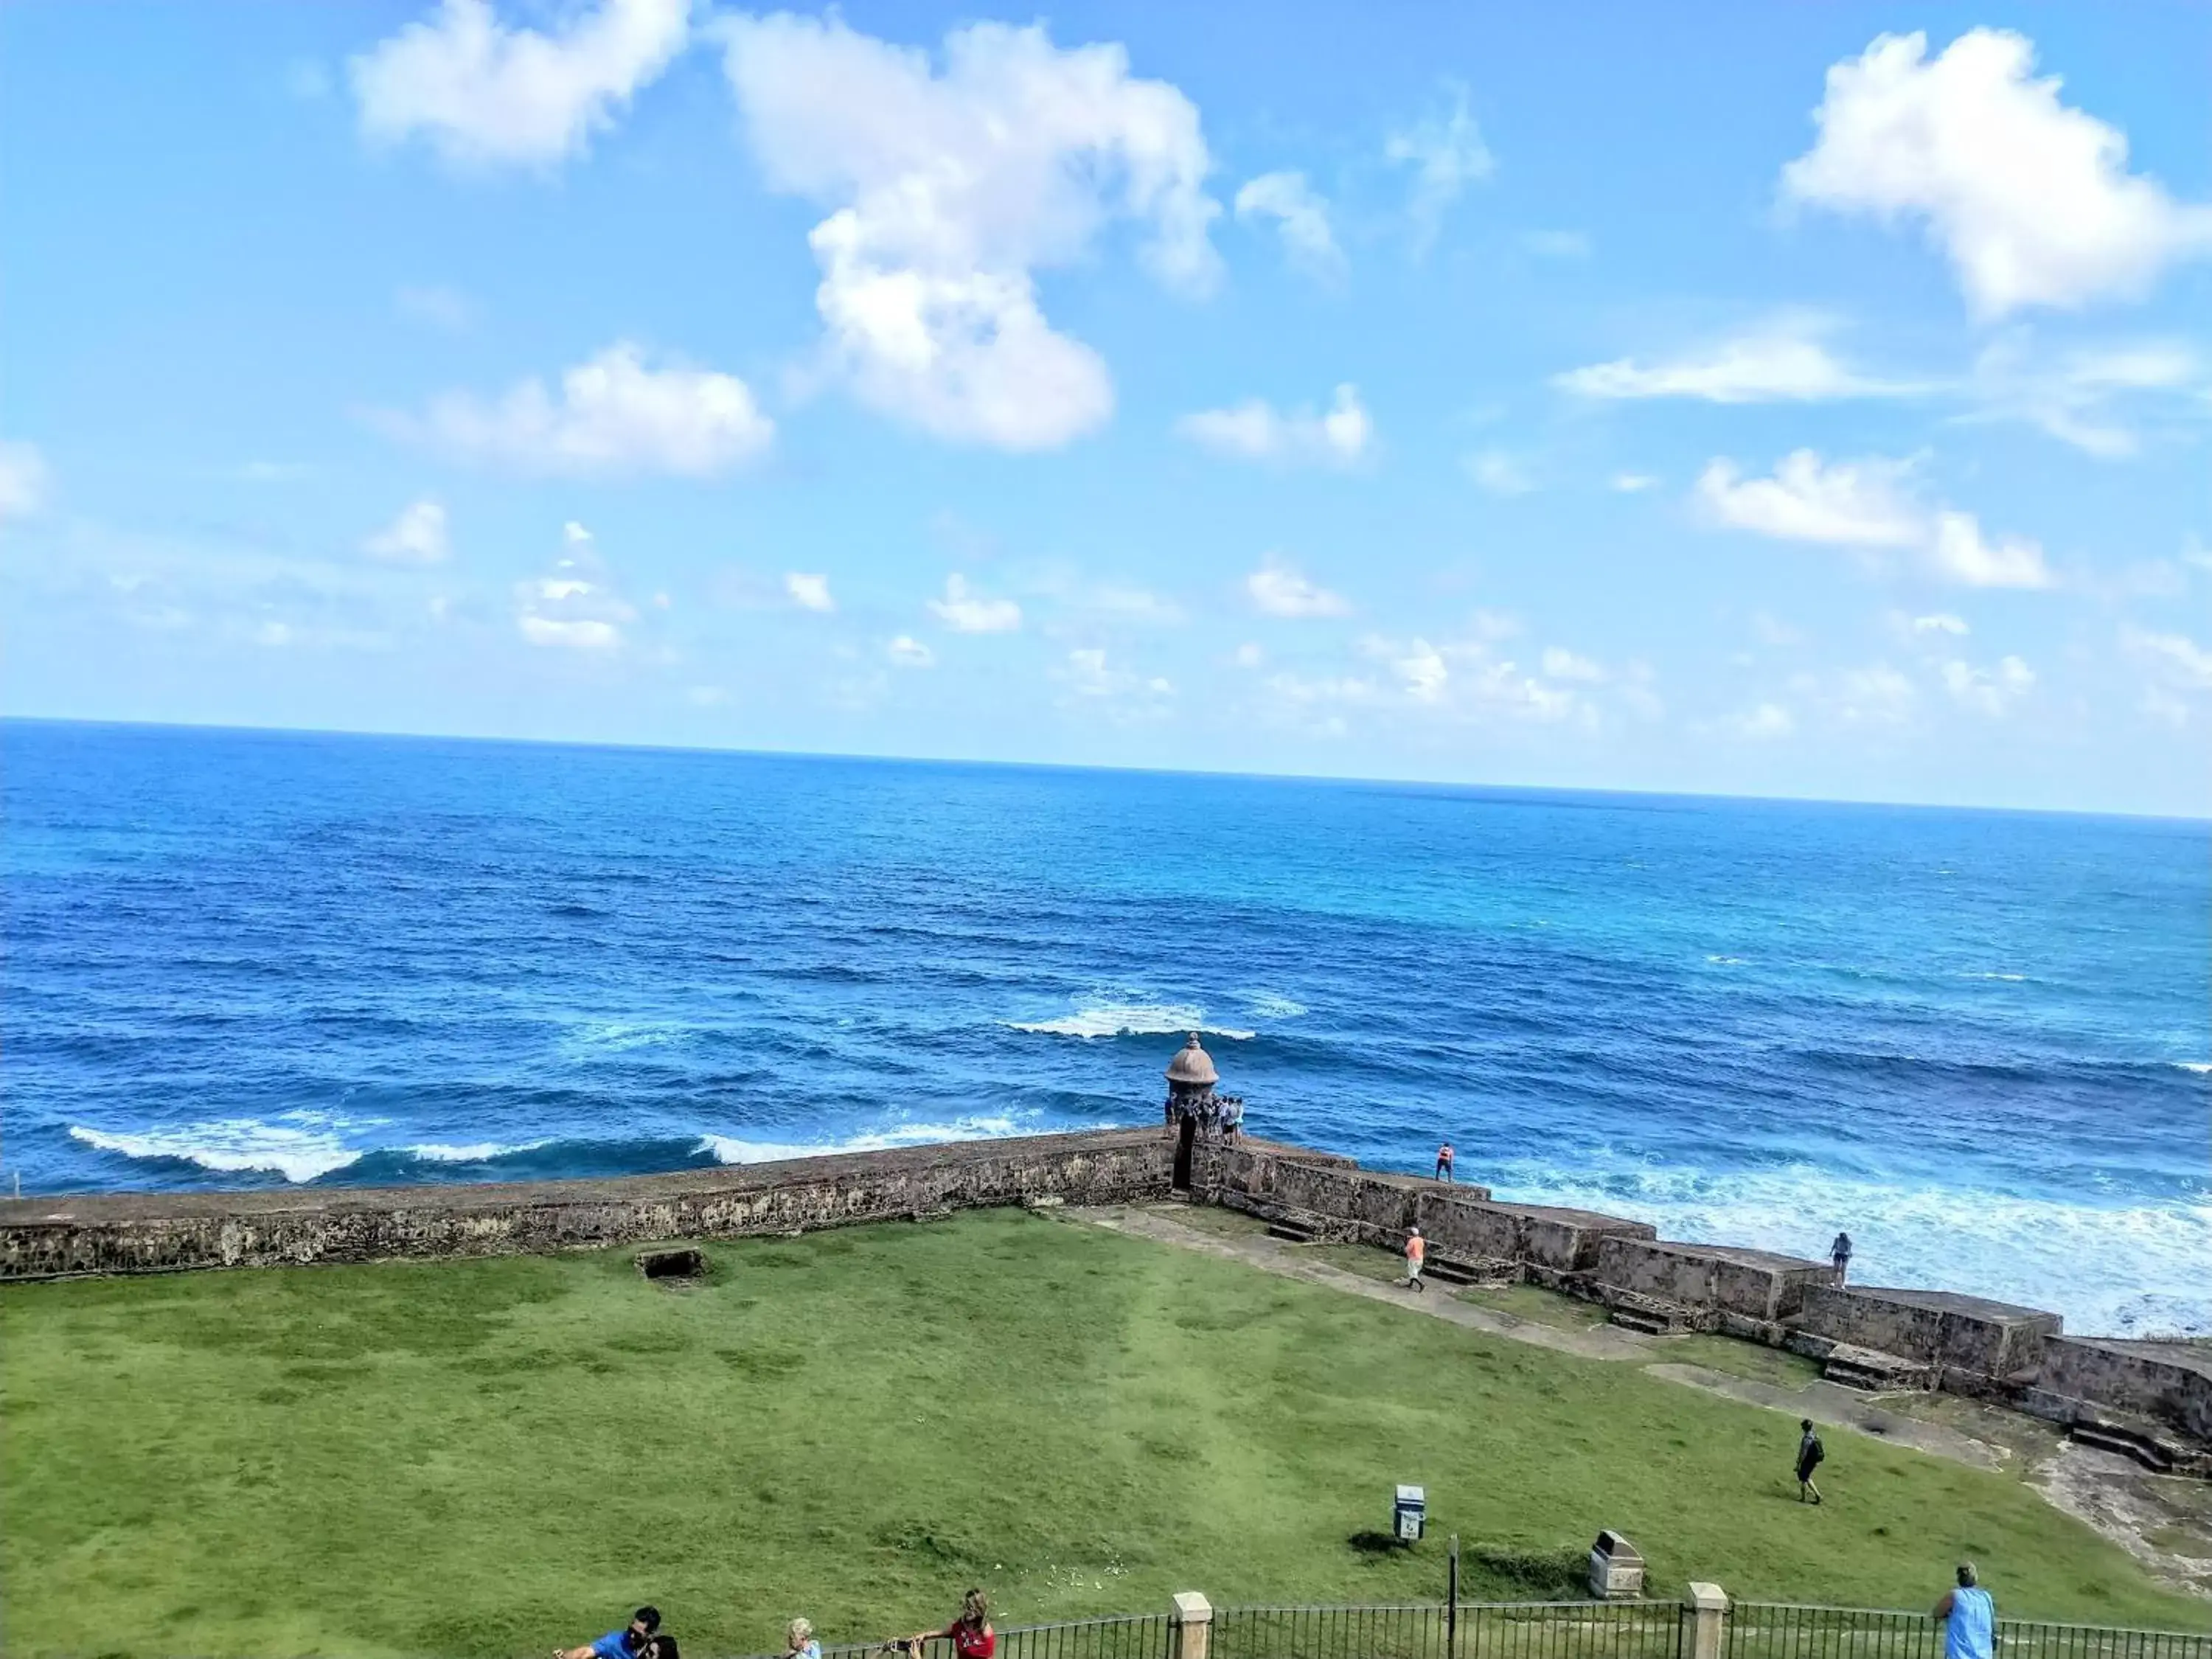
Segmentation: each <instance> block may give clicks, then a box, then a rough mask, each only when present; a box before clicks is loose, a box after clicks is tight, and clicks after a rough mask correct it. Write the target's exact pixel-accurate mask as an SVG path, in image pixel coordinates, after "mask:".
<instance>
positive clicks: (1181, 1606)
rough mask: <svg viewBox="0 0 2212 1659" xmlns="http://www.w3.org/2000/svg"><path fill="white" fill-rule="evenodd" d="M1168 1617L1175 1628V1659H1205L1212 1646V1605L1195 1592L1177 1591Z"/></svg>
mask: <svg viewBox="0 0 2212 1659" xmlns="http://www.w3.org/2000/svg"><path fill="white" fill-rule="evenodd" d="M1168 1617H1169V1620H1170V1622H1171V1623H1173V1625H1174V1626H1175V1653H1176V1659H1206V1650H1207V1649H1208V1648H1209V1647H1211V1646H1212V1636H1213V1604H1212V1602H1211V1601H1207V1600H1206V1598H1205V1597H1204V1596H1203V1595H1200V1594H1199V1593H1198V1592H1197V1591H1196V1590H1178V1591H1177V1592H1176V1599H1175V1611H1174V1612H1173V1613H1170V1614H1169V1615H1168Z"/></svg>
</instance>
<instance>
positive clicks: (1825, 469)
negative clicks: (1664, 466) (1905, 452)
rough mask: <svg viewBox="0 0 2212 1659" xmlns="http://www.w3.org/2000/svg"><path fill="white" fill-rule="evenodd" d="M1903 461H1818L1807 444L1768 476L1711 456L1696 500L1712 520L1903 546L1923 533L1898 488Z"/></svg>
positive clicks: (1770, 531) (1819, 538) (1782, 533)
mask: <svg viewBox="0 0 2212 1659" xmlns="http://www.w3.org/2000/svg"><path fill="white" fill-rule="evenodd" d="M1910 471H1911V467H1910V466H1909V465H1908V464H1906V463H1905V462H1903V461H1887V460H1882V459H1878V458H1876V459H1867V460H1862V461H1836V462H1832V463H1825V464H1824V463H1823V462H1822V461H1821V459H1820V456H1819V455H1817V454H1815V453H1814V452H1813V451H1812V450H1809V449H1800V450H1796V451H1795V452H1793V453H1790V454H1789V455H1786V456H1784V458H1783V459H1782V461H1781V463H1780V464H1779V465H1777V466H1776V467H1775V469H1774V474H1773V476H1772V477H1766V478H1746V477H1742V476H1741V473H1740V472H1739V471H1737V468H1736V465H1735V462H1733V461H1729V460H1716V461H1714V462H1712V463H1711V465H1708V466H1707V467H1706V468H1705V471H1704V472H1702V473H1701V474H1699V477H1698V483H1697V498H1698V501H1699V504H1700V505H1701V506H1702V507H1704V508H1705V510H1706V511H1707V513H1710V514H1711V517H1712V518H1713V519H1714V520H1716V521H1717V522H1719V523H1721V524H1724V525H1727V526H1729V527H1730V528H1732V529H1736V530H1749V531H1753V532H1757V533H1758V534H1759V535H1762V536H1774V537H1778V538H1782V539H1784V540H1785V541H1801V542H1828V543H1833V544H1840V545H1844V546H1854V547H1907V546H1911V545H1912V544H1915V543H1917V542H1919V541H1921V540H1922V539H1923V538H1924V537H1925V535H1926V533H1927V526H1926V518H1925V514H1924V513H1922V511H1921V510H1920V508H1919V507H1917V505H1916V504H1915V503H1914V502H1913V501H1912V500H1911V496H1910V495H1909V494H1908V493H1907V492H1906V490H1905V488H1904V482H1905V477H1907V475H1908V474H1909V473H1910Z"/></svg>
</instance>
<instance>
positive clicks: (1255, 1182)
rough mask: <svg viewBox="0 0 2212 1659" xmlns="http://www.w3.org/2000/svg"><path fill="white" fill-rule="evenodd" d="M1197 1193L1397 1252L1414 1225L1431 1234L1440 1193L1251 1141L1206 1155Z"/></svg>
mask: <svg viewBox="0 0 2212 1659" xmlns="http://www.w3.org/2000/svg"><path fill="white" fill-rule="evenodd" d="M1191 1187H1192V1191H1193V1192H1194V1194H1196V1195H1197V1196H1199V1197H1201V1198H1203V1199H1205V1200H1206V1201H1208V1202H1210V1203H1214V1204H1219V1205H1222V1206H1225V1207H1226V1208H1229V1209H1232V1210H1243V1212H1246V1213H1247V1214H1249V1215H1256V1216H1258V1217H1260V1218H1261V1219H1262V1220H1266V1221H1274V1222H1282V1223H1285V1224H1287V1225H1291V1226H1294V1227H1298V1228H1301V1229H1303V1230H1304V1231H1310V1232H1312V1233H1314V1234H1315V1235H1316V1236H1317V1237H1325V1238H1334V1239H1341V1240H1344V1241H1346V1242H1347V1243H1356V1244H1379V1245H1388V1246H1393V1247H1395V1246H1396V1245H1398V1244H1400V1243H1403V1242H1404V1240H1405V1237H1406V1231H1407V1229H1408V1228H1409V1227H1414V1226H1419V1227H1421V1229H1422V1231H1424V1232H1426V1231H1428V1228H1427V1226H1426V1225H1425V1224H1424V1222H1423V1219H1422V1206H1423V1204H1424V1203H1425V1202H1433V1199H1434V1195H1435V1194H1437V1193H1438V1192H1439V1191H1440V1190H1441V1189H1440V1188H1437V1184H1436V1183H1435V1182H1426V1181H1417V1180H1415V1179H1413V1177H1412V1176H1394V1175H1380V1174H1377V1173H1376V1172H1375V1171H1374V1170H1363V1169H1361V1168H1360V1167H1359V1166H1358V1164H1355V1163H1353V1162H1352V1160H1351V1159H1349V1158H1326V1159H1324V1158H1315V1157H1313V1156H1311V1155H1310V1154H1308V1153H1305V1152H1299V1151H1297V1149H1295V1148H1288V1147H1270V1146H1255V1145H1253V1144H1252V1143H1249V1142H1246V1143H1244V1144H1243V1145H1240V1146H1227V1147H1222V1146H1208V1147H1206V1148H1204V1149H1202V1152H1201V1154H1200V1158H1199V1160H1198V1164H1197V1167H1195V1168H1194V1170H1193V1171H1192V1177H1191ZM1457 1193H1458V1194H1464V1195H1465V1196H1467V1197H1468V1198H1474V1199H1482V1198H1487V1197H1488V1196H1489V1195H1490V1194H1489V1189H1488V1188H1483V1187H1464V1188H1458V1189H1457ZM1432 1213H1439V1214H1440V1213H1442V1212H1441V1211H1435V1212H1432ZM1445 1248H1447V1247H1445V1246H1444V1245H1443V1244H1442V1243H1438V1244H1437V1249H1445Z"/></svg>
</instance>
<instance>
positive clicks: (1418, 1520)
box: [1390, 1486, 1429, 1544]
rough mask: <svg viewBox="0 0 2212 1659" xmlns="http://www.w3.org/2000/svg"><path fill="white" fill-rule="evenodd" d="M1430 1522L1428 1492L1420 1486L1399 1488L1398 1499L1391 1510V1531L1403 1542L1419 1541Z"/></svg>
mask: <svg viewBox="0 0 2212 1659" xmlns="http://www.w3.org/2000/svg"><path fill="white" fill-rule="evenodd" d="M1428 1522H1429V1498H1428V1494H1427V1493H1426V1492H1423V1491H1422V1490H1421V1488H1420V1487H1419V1486H1401V1487H1399V1488H1398V1501H1397V1503H1396V1504H1395V1505H1393V1506H1392V1508H1391V1511H1390V1523H1391V1524H1390V1531H1391V1533H1392V1534H1393V1535H1394V1536H1395V1537H1396V1539H1397V1540H1398V1541H1399V1542H1400V1543H1401V1544H1411V1543H1414V1542H1417V1541H1419V1538H1420V1536H1421V1534H1422V1532H1423V1530H1424V1529H1425V1528H1426V1527H1427V1526H1428Z"/></svg>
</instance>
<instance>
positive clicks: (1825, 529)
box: [1695, 449, 2055, 588]
mask: <svg viewBox="0 0 2212 1659" xmlns="http://www.w3.org/2000/svg"><path fill="white" fill-rule="evenodd" d="M1911 472H1912V467H1911V463H1910V462H1906V461H1896V460H1885V459H1881V458H1880V457H1869V458H1868V459H1863V460H1857V461H1834V462H1824V461H1822V460H1821V459H1820V456H1819V455H1818V454H1817V453H1814V451H1812V450H1809V449H1800V450H1796V451H1795V452H1793V453H1790V454H1789V455H1786V456H1784V458H1783V459H1782V460H1781V462H1780V463H1779V464H1778V465H1777V466H1776V467H1775V469H1774V473H1773V476H1772V477H1765V478H1746V477H1743V476H1742V475H1741V472H1740V471H1738V470H1737V468H1736V465H1735V463H1734V462H1733V461H1729V460H1726V459H1717V460H1715V461H1713V462H1712V463H1711V465H1708V466H1707V467H1706V468H1705V471H1704V472H1703V473H1701V474H1699V478H1698V483H1697V489H1696V492H1695V498H1696V501H1697V504H1698V506H1699V508H1700V509H1701V510H1702V511H1703V512H1704V513H1705V516H1706V517H1707V518H1708V519H1710V520H1712V521H1713V522H1714V523H1716V524H1720V525H1724V526H1728V527H1729V528H1730V529H1735V530H1747V531H1751V532H1754V533H1755V534H1758V535H1762V536H1771V537H1774V538H1778V539H1780V540H1784V541H1802V542H1820V543H1825V544H1828V545H1831V546H1838V547H1864V548H1902V549H1911V550H1913V551H1914V552H1915V553H1916V554H1917V555H1918V556H1919V557H1920V558H1921V560H1922V562H1923V563H1924V564H1925V565H1927V567H1928V568H1929V569H1930V570H1931V571H1932V572H1933V573H1934V574H1936V575H1937V576H1940V577H1941V578H1942V579H1943V580H1946V581H1951V582H1956V583H1958V584H1960V585H1961V586H1967V587H2027V588H2033V587H2050V586H2054V585H2055V584H2054V579H2053V578H2052V576H2051V570H2050V568H2049V567H2048V566H2047V565H2046V564H2045V562H2044V556H2043V550H2042V548H2041V547H2039V545H2038V544H2035V543H2034V542H2033V541H2029V540H2027V539H2025V538H2018V537H2008V538H2002V539H2000V540H1996V541H1991V540H1990V538H1987V537H1986V536H1984V534H1983V532H1982V527H1981V522H1980V520H1978V519H1977V518H1976V517H1975V516H1974V515H1973V514H1972V513H1962V512H1960V511H1958V510H1956V509H1954V508H1952V507H1936V508H1933V509H1930V508H1929V507H1927V506H1925V505H1923V503H1922V502H1921V501H1919V500H1918V499H1917V497H1916V496H1915V495H1913V493H1912V492H1911V488H1910V480H1911Z"/></svg>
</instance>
